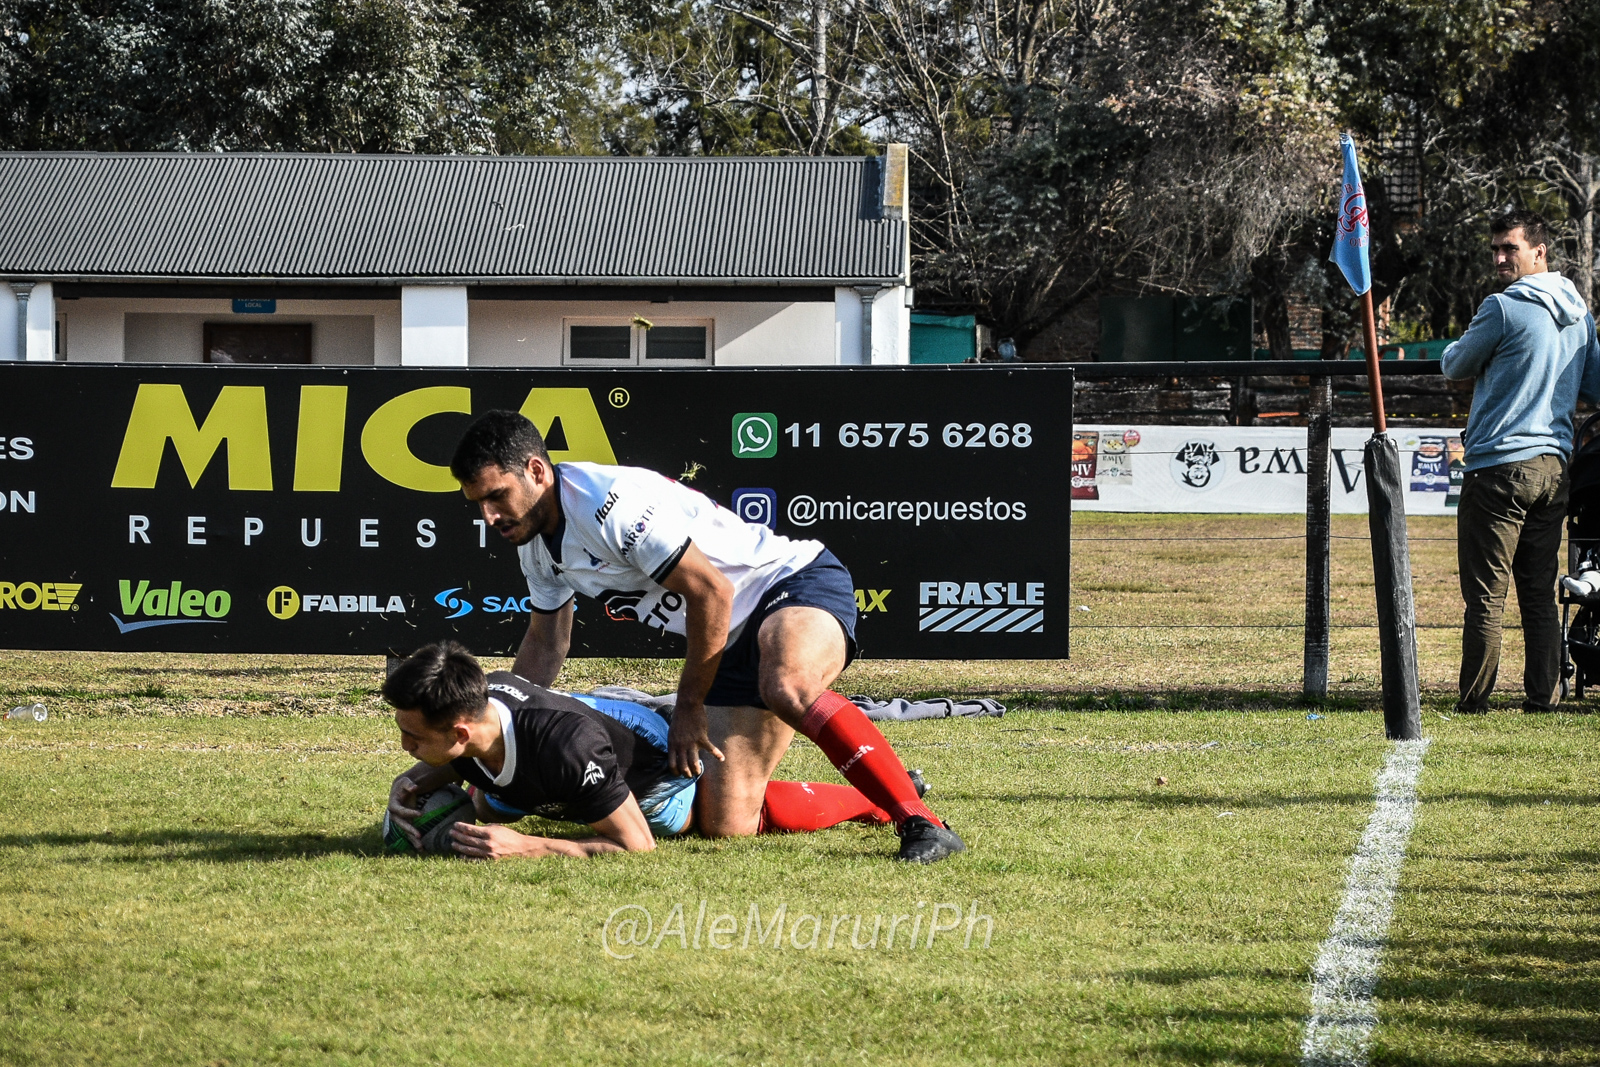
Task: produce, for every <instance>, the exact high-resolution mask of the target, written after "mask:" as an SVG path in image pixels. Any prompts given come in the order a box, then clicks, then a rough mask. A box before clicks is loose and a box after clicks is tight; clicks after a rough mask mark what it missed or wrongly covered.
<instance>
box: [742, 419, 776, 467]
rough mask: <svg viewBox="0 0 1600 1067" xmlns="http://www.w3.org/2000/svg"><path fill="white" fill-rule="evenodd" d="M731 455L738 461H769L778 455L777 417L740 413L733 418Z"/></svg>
mask: <svg viewBox="0 0 1600 1067" xmlns="http://www.w3.org/2000/svg"><path fill="white" fill-rule="evenodd" d="M733 454H734V455H735V456H737V457H738V458H740V459H771V458H772V457H773V456H776V455H777V454H778V416H776V415H774V414H773V413H772V412H770V411H741V412H739V413H738V414H737V415H735V416H734V417H733Z"/></svg>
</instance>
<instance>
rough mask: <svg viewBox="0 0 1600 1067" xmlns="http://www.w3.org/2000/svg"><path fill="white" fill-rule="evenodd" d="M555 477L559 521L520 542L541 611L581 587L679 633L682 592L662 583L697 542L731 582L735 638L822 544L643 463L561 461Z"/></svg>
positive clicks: (610, 606)
mask: <svg viewBox="0 0 1600 1067" xmlns="http://www.w3.org/2000/svg"><path fill="white" fill-rule="evenodd" d="M556 481H557V483H558V484H559V486H560V492H561V496H560V500H561V526H560V528H559V529H557V531H556V532H555V533H554V534H552V535H550V536H549V537H548V538H546V537H544V536H539V537H535V538H534V539H533V540H531V541H529V542H528V543H527V544H525V545H522V546H521V547H520V548H518V549H517V556H518V558H519V559H520V560H521V562H522V573H523V575H524V576H525V577H526V578H527V580H528V592H529V593H530V594H531V595H532V598H533V606H534V608H535V609H536V610H538V611H543V612H550V611H554V610H556V609H557V608H559V607H561V606H562V605H563V604H565V603H566V602H567V601H568V600H569V599H570V598H571V597H572V594H573V593H582V594H583V595H584V596H588V597H594V598H595V599H596V600H598V601H600V603H601V605H602V606H603V607H604V608H605V610H606V614H608V615H610V616H611V617H612V618H613V619H631V620H634V621H637V622H642V623H644V624H645V625H647V626H649V627H651V628H652V629H656V630H666V631H669V632H671V633H675V634H681V633H683V632H684V608H685V604H684V599H683V597H681V596H679V595H678V594H677V593H674V592H672V591H671V590H669V589H666V588H664V587H663V586H662V585H661V584H660V583H661V579H663V578H665V577H666V576H667V575H669V574H670V573H672V568H673V567H675V566H677V564H678V560H680V559H682V558H683V554H684V552H686V551H687V550H688V548H689V544H690V542H693V543H694V545H695V546H696V547H697V548H699V549H700V551H701V552H702V553H704V554H705V556H706V558H707V559H709V560H710V561H711V563H712V565H713V566H714V567H716V568H717V570H719V571H721V572H722V575H723V577H725V578H727V579H728V581H729V582H731V583H732V585H733V618H732V620H731V621H730V624H729V627H728V640H729V641H730V642H731V641H732V640H733V637H734V635H736V634H738V632H739V629H740V627H741V626H743V625H744V621H745V619H747V618H749V616H750V612H751V611H753V610H754V609H755V606H756V602H757V601H758V600H760V598H761V594H762V593H764V592H766V591H767V590H768V589H770V588H771V587H772V586H773V585H774V584H776V583H777V582H780V581H782V580H783V579H785V578H787V577H788V576H789V575H791V574H793V573H794V572H795V571H798V570H799V569H800V568H801V567H804V566H805V565H806V564H808V563H810V562H811V561H812V560H814V559H816V558H817V556H818V555H820V554H821V552H822V544H821V542H819V541H792V540H790V539H789V538H787V537H781V536H779V535H778V534H776V533H773V532H772V531H771V530H769V529H768V528H767V527H765V526H761V525H758V524H755V523H748V522H745V521H743V520H742V519H740V518H739V517H738V516H737V515H735V514H734V513H733V512H731V511H729V510H728V509H727V508H724V507H721V506H719V505H718V504H717V503H716V502H714V501H712V500H711V499H709V498H708V497H707V496H706V495H705V494H703V493H699V492H696V491H695V490H693V489H690V488H689V487H688V486H686V485H682V484H680V483H679V482H675V481H672V480H671V479H670V478H664V477H662V476H661V475H659V474H657V473H656V472H655V471H652V470H646V469H644V468H643V467H607V466H602V465H600V464H598V463H559V464H557V465H556ZM551 542H553V543H554V545H555V550H554V551H552V548H551Z"/></svg>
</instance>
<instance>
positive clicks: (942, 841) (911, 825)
mask: <svg viewBox="0 0 1600 1067" xmlns="http://www.w3.org/2000/svg"><path fill="white" fill-rule="evenodd" d="M897 832H898V833H899V834H900V856H899V858H900V860H901V861H903V862H905V863H938V862H939V861H940V860H942V859H944V858H945V857H946V856H954V855H955V854H956V853H957V852H965V851H966V850H967V846H966V845H965V844H964V843H962V840H961V838H959V837H957V836H956V832H955V831H954V830H951V829H950V828H949V827H945V826H940V825H939V824H938V823H936V822H934V821H933V820H932V819H925V818H923V817H922V816H921V815H913V816H911V818H909V819H907V820H906V821H905V822H904V823H902V824H901V825H900V827H899V829H898V831H897Z"/></svg>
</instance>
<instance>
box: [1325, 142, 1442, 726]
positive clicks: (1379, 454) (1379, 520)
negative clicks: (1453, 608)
mask: <svg viewBox="0 0 1600 1067" xmlns="http://www.w3.org/2000/svg"><path fill="white" fill-rule="evenodd" d="M1339 142H1340V147H1341V148H1342V149H1343V152H1344V181H1343V184H1342V186H1341V190H1340V197H1339V221H1338V224H1337V226H1336V227H1335V229H1334V236H1333V251H1332V252H1330V253H1329V254H1328V259H1329V261H1330V262H1333V263H1335V264H1337V265H1338V267H1339V269H1340V270H1341V271H1342V272H1343V273H1344V276H1345V280H1346V281H1348V282H1349V283H1350V288H1351V289H1353V290H1355V292H1356V293H1357V294H1358V295H1359V296H1360V297H1361V319H1362V323H1361V324H1362V327H1363V332H1364V335H1365V336H1364V337H1363V340H1364V341H1365V343H1366V350H1367V379H1368V384H1369V387H1370V389H1371V392H1372V425H1373V429H1372V437H1371V439H1369V440H1368V441H1367V447H1366V452H1365V463H1364V464H1363V466H1364V467H1365V470H1366V475H1367V524H1368V529H1369V530H1370V531H1371V533H1372V576H1373V585H1374V592H1375V593H1376V594H1377V600H1378V605H1377V606H1378V649H1379V653H1380V658H1381V662H1382V669H1383V723H1384V731H1385V733H1387V734H1388V736H1389V737H1390V739H1392V740H1405V741H1412V740H1416V739H1418V738H1420V737H1421V736H1422V706H1421V704H1422V701H1421V689H1420V679H1419V677H1418V672H1417V609H1416V602H1415V601H1414V600H1413V598H1412V592H1411V550H1410V545H1409V544H1408V542H1407V540H1406V502H1405V490H1404V483H1403V482H1402V481H1401V478H1400V451H1399V449H1398V448H1396V447H1395V443H1394V441H1393V440H1392V439H1391V438H1390V437H1389V435H1388V425H1389V424H1388V418H1387V416H1386V415H1385V414H1384V410H1383V408H1384V404H1383V379H1382V378H1381V377H1380V376H1379V373H1378V329H1377V323H1376V321H1375V319H1374V317H1373V311H1372V265H1371V262H1370V260H1369V254H1368V249H1369V247H1370V245H1371V235H1370V230H1369V227H1368V220H1367V196H1366V191H1365V190H1364V189H1363V188H1362V185H1361V170H1360V167H1359V166H1358V165H1357V162H1356V146H1355V142H1354V141H1352V140H1351V139H1350V136H1349V135H1348V134H1345V135H1343V136H1342V137H1340V139H1339Z"/></svg>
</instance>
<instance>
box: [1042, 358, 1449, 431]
mask: <svg viewBox="0 0 1600 1067" xmlns="http://www.w3.org/2000/svg"><path fill="white" fill-rule="evenodd" d="M1073 369H1074V371H1075V373H1076V376H1077V387H1076V389H1075V397H1074V409H1075V412H1076V415H1077V420H1078V421H1080V422H1148V423H1161V424H1164V425H1169V426H1304V425H1306V423H1307V421H1308V418H1309V412H1308V406H1307V403H1308V393H1307V387H1308V385H1309V383H1310V382H1311V381H1313V380H1316V379H1320V378H1332V379H1333V380H1334V383H1335V384H1334V389H1333V397H1332V419H1333V425H1335V426H1365V425H1369V424H1370V421H1371V399H1370V397H1369V395H1368V391H1367V382H1366V364H1365V363H1362V362H1355V361H1351V360H1340V361H1331V360H1330V361H1326V362H1324V361H1319V360H1274V361H1265V360H1263V361H1253V362H1229V363H1090V364H1084V363H1079V364H1074V365H1073ZM1382 374H1383V383H1384V384H1383V392H1384V408H1385V412H1386V414H1387V415H1388V417H1389V418H1390V419H1391V420H1392V421H1394V422H1395V423H1396V425H1404V426H1407V427H1432V428H1451V429H1459V428H1460V427H1462V426H1463V425H1465V423H1466V418H1467V412H1468V410H1469V409H1470V407H1471V405H1472V383H1471V382H1453V381H1450V380H1449V379H1447V378H1445V377H1444V376H1443V375H1442V374H1441V373H1440V368H1439V363H1438V361H1437V360H1404V361H1402V360H1388V361H1385V362H1384V363H1383V365H1382Z"/></svg>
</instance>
